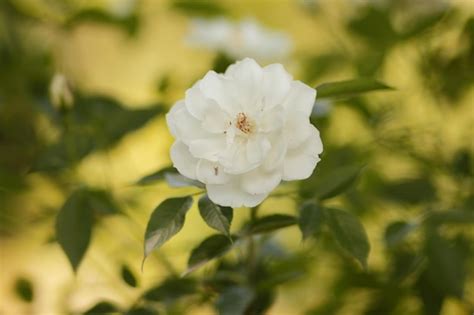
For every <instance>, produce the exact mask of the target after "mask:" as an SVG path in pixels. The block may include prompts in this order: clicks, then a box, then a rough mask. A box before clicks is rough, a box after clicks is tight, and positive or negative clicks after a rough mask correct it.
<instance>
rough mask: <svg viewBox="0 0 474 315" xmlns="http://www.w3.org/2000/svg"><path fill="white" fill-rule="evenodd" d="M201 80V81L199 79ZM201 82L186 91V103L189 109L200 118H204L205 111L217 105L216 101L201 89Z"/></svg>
mask: <svg viewBox="0 0 474 315" xmlns="http://www.w3.org/2000/svg"><path fill="white" fill-rule="evenodd" d="M199 82H200V81H199ZM199 82H197V83H196V84H194V85H193V87H191V88H190V89H188V90H187V91H186V95H185V103H186V108H187V109H188V111H189V112H190V113H191V114H192V115H193V116H194V117H195V118H196V119H199V120H202V119H203V117H204V113H205V112H207V111H209V110H210V109H212V107H216V106H217V104H216V102H215V101H213V100H211V99H208V98H206V97H205V95H204V94H203V93H202V92H201V90H200V89H199Z"/></svg>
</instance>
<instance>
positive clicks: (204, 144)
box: [166, 58, 323, 207]
mask: <svg viewBox="0 0 474 315" xmlns="http://www.w3.org/2000/svg"><path fill="white" fill-rule="evenodd" d="M315 97H316V90H315V89H313V88H311V87H309V86H307V85H305V84H304V83H302V82H300V81H295V80H293V79H292V77H291V75H290V74H289V73H288V72H286V71H285V69H284V68H283V66H282V65H281V64H271V65H268V66H266V67H264V68H262V67H260V66H259V65H258V64H257V63H256V62H255V61H254V60H252V59H248V58H246V59H244V60H242V61H238V62H236V63H235V64H233V65H231V66H229V68H228V69H227V71H226V72H225V74H217V73H215V72H214V71H209V72H208V73H207V74H206V75H205V77H204V78H203V79H201V80H200V81H198V82H197V83H196V84H194V86H193V87H191V88H190V89H189V90H187V91H186V97H185V99H184V100H180V101H178V102H177V103H176V104H175V105H174V106H173V107H172V108H171V110H170V112H169V113H168V114H167V115H166V120H167V123H168V126H169V128H170V131H171V133H172V135H173V136H174V137H175V138H176V141H175V142H174V144H173V145H172V147H171V160H172V161H173V164H174V166H175V167H176V168H177V169H178V171H179V172H180V173H181V174H182V175H184V176H186V177H189V178H192V179H196V180H199V181H200V182H202V183H204V184H205V185H206V188H207V193H208V195H209V198H210V199H211V200H212V201H214V202H215V203H217V204H219V205H222V206H230V207H241V206H247V207H253V206H256V205H258V204H260V203H261V202H262V201H263V200H264V199H265V198H266V197H267V196H268V195H269V193H270V192H271V191H272V190H273V189H274V188H275V187H277V186H278V184H279V183H280V182H281V181H282V180H285V181H290V180H298V179H305V178H307V177H309V176H310V175H311V174H312V172H313V170H314V168H315V167H316V164H317V163H318V162H319V160H320V159H319V154H321V152H322V150H323V145H322V142H321V139H320V137H319V131H318V130H317V129H316V128H315V127H314V126H313V125H312V124H311V123H310V121H309V116H310V114H311V110H312V107H313V104H314V100H315Z"/></svg>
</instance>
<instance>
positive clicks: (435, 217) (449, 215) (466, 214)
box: [426, 209, 474, 225]
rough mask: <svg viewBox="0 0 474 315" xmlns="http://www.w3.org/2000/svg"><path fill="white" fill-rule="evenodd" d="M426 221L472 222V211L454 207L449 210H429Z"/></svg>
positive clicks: (439, 222)
mask: <svg viewBox="0 0 474 315" xmlns="http://www.w3.org/2000/svg"><path fill="white" fill-rule="evenodd" d="M426 221H427V223H429V224H433V225H441V224H473V223H474V211H472V210H471V211H469V210H461V209H454V210H449V211H436V212H431V213H430V214H429V216H428V218H427V220H426Z"/></svg>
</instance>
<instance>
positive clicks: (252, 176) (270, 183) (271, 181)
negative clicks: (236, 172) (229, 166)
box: [241, 167, 282, 194]
mask: <svg viewBox="0 0 474 315" xmlns="http://www.w3.org/2000/svg"><path fill="white" fill-rule="evenodd" d="M281 176H282V174H281V172H280V171H273V172H267V171H265V170H264V169H262V168H261V167H260V168H257V169H254V170H252V171H250V172H248V173H246V174H243V175H242V179H241V186H242V189H243V190H244V191H246V192H248V193H250V194H269V193H270V192H271V191H272V190H273V189H275V187H277V186H278V184H279V183H280V182H281Z"/></svg>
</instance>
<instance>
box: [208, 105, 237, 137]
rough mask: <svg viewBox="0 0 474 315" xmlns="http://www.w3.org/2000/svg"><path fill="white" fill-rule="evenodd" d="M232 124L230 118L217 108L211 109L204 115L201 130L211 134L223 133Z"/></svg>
mask: <svg viewBox="0 0 474 315" xmlns="http://www.w3.org/2000/svg"><path fill="white" fill-rule="evenodd" d="M231 124H232V119H231V118H230V116H229V115H228V114H227V113H226V112H225V111H223V110H222V109H220V108H219V107H216V108H212V109H211V110H208V111H207V112H206V113H205V114H204V119H203V121H202V124H201V126H202V128H203V129H205V130H207V131H209V132H212V133H223V132H224V131H225V130H227V129H228V128H229V127H230V125H231Z"/></svg>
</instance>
